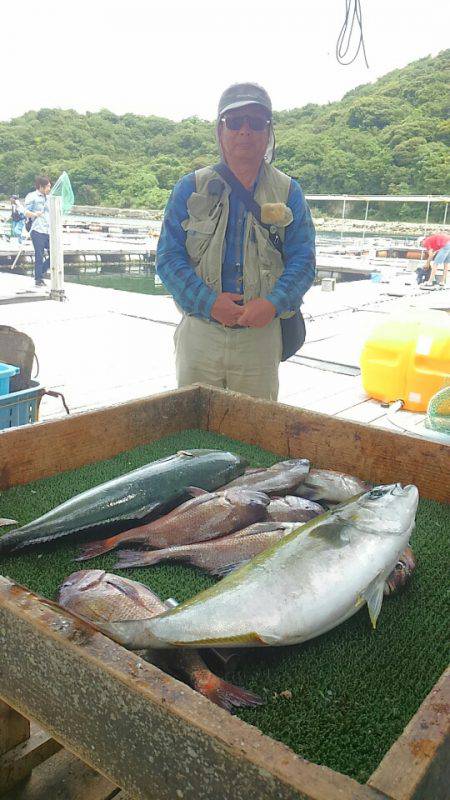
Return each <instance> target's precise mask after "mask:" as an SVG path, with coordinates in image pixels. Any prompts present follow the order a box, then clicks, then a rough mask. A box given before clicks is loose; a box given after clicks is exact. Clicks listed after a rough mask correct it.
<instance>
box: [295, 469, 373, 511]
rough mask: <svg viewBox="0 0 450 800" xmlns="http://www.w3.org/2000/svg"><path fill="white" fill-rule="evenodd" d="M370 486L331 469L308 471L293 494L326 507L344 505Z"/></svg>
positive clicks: (351, 476) (370, 486)
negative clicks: (334, 504) (321, 503)
mask: <svg viewBox="0 0 450 800" xmlns="http://www.w3.org/2000/svg"><path fill="white" fill-rule="evenodd" d="M371 488H372V484H370V483H367V482H366V481H362V480H360V479H359V478H355V477H353V475H346V474H345V473H344V472H336V471H335V470H332V469H314V468H313V469H310V470H309V473H308V475H307V476H306V477H305V479H304V480H303V481H302V482H301V483H300V484H299V486H297V487H296V489H295V490H294V492H293V493H294V494H295V495H296V496H297V497H304V498H306V499H307V500H314V501H315V502H323V503H326V504H327V505H332V504H333V503H344V502H345V501H346V500H350V498H351V497H354V496H355V495H357V494H361V493H362V492H367V491H369V490H370V489H371Z"/></svg>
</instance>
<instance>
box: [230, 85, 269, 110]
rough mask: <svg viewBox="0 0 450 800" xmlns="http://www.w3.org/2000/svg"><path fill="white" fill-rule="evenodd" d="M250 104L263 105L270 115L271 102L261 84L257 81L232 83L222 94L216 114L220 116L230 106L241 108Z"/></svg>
mask: <svg viewBox="0 0 450 800" xmlns="http://www.w3.org/2000/svg"><path fill="white" fill-rule="evenodd" d="M251 104H254V105H258V106H263V108H265V109H266V111H268V113H269V115H270V116H272V102H271V100H270V97H269V95H268V94H267V92H266V90H265V89H263V87H262V86H260V85H259V84H258V83H234V84H233V85H232V86H229V87H228V89H225V91H224V93H223V94H222V96H221V98H220V100H219V107H218V110H217V116H218V117H220V116H221V115H222V114H224V113H225V111H231V109H232V108H241V107H242V106H248V105H251Z"/></svg>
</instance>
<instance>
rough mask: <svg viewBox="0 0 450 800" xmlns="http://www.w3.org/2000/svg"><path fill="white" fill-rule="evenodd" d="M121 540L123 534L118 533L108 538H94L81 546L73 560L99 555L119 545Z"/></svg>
mask: <svg viewBox="0 0 450 800" xmlns="http://www.w3.org/2000/svg"><path fill="white" fill-rule="evenodd" d="M123 540H124V536H123V534H121V533H118V534H116V536H110V537H109V539H96V540H95V541H94V542H89V544H88V545H86V547H82V548H81V550H80V552H79V555H78V556H77V557H76V559H75V561H87V560H88V559H90V558H95V556H101V555H103V553H109V551H110V550H114V549H115V548H116V547H119V545H120V543H121V542H122V541H123Z"/></svg>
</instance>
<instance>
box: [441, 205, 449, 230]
mask: <svg viewBox="0 0 450 800" xmlns="http://www.w3.org/2000/svg"><path fill="white" fill-rule="evenodd" d="M447 208H448V203H446V204H445V211H444V221H443V223H442V224H443V225H445V223H446V222H447Z"/></svg>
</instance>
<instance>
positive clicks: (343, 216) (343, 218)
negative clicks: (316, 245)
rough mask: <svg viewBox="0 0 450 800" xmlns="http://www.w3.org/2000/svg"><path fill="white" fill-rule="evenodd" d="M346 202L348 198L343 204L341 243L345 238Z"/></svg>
mask: <svg viewBox="0 0 450 800" xmlns="http://www.w3.org/2000/svg"><path fill="white" fill-rule="evenodd" d="M345 202H346V198H345V197H344V203H343V205H342V226H341V242H342V237H343V236H344V221H345Z"/></svg>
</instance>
